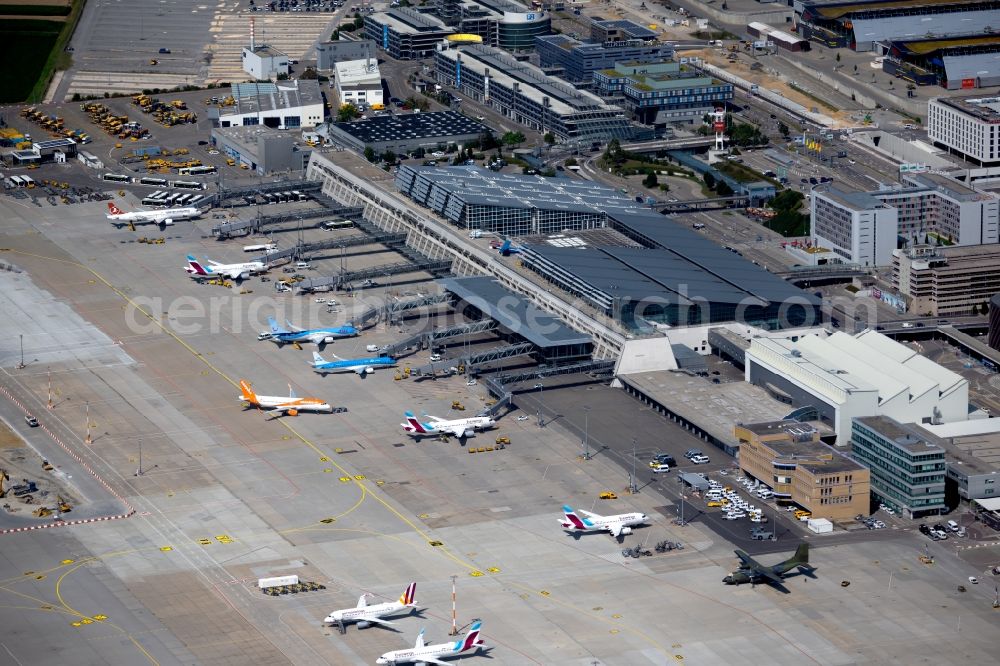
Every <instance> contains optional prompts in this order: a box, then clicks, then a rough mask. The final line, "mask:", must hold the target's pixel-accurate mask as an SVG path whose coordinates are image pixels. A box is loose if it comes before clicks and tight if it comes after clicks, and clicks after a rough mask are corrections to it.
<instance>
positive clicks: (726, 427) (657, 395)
mask: <svg viewBox="0 0 1000 666" xmlns="http://www.w3.org/2000/svg"><path fill="white" fill-rule="evenodd" d="M619 379H620V380H621V381H622V382H625V383H627V384H631V385H632V386H634V387H635V388H636V389H638V390H640V391H642V392H643V393H645V394H646V395H648V396H650V397H651V398H653V399H654V400H656V401H657V402H659V403H661V404H663V405H664V406H666V407H668V408H669V409H670V410H671V411H672V412H674V413H675V414H677V415H679V416H681V417H683V418H684V419H686V420H688V421H690V422H691V423H695V424H697V425H698V426H699V427H700V428H702V429H703V430H704V431H705V432H708V433H709V434H711V435H712V436H713V437H715V438H716V439H718V440H719V441H721V442H726V443H727V444H729V445H731V446H733V447H738V446H739V440H737V439H736V437H735V436H734V434H733V426H735V425H736V424H737V423H755V422H760V421H782V420H784V419H785V416H787V415H788V414H789V413H790V412H792V411H793V409H792V407H791V406H790V405H786V404H784V403H782V402H779V401H777V400H775V399H774V398H772V397H771V396H770V395H769V394H768V393H767V391H765V390H764V389H763V388H761V387H759V386H754V385H753V384H748V383H746V382H742V381H736V382H723V383H721V384H713V383H712V382H711V380H709V379H708V378H706V377H692V376H691V375H688V374H686V373H682V372H671V371H656V372H639V373H635V374H629V375H621V376H620V377H619ZM810 424H811V425H812V426H813V427H815V428H817V429H819V430H820V433H821V434H823V433H824V432H832V431H830V428H829V427H827V426H825V425H824V424H820V423H814V422H810Z"/></svg>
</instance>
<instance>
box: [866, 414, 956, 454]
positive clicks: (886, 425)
mask: <svg viewBox="0 0 1000 666" xmlns="http://www.w3.org/2000/svg"><path fill="white" fill-rule="evenodd" d="M854 420H855V421H857V422H858V423H862V424H864V425H865V426H867V427H868V428H870V429H872V430H874V431H875V432H877V433H879V434H880V435H883V436H885V437H887V438H888V439H891V440H892V441H893V443H895V444H896V445H897V446H899V447H900V448H902V449H905V450H907V451H909V452H910V453H913V454H917V455H919V454H922V453H944V448H943V447H941V446H938V445H937V444H933V443H931V441H929V440H932V439H933V440H936V439H937V438H936V437H934V436H933V435H928V434H927V433H926V432H924V431H923V430H921V428H920V426H918V425H916V424H904V423H899V422H897V421H895V420H894V419H891V418H889V417H888V416H861V417H857V418H855V419H854Z"/></svg>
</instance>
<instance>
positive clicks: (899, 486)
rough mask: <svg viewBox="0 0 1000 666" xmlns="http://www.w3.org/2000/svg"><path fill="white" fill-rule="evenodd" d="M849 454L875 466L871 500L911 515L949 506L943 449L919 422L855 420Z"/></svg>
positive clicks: (873, 418)
mask: <svg viewBox="0 0 1000 666" xmlns="http://www.w3.org/2000/svg"><path fill="white" fill-rule="evenodd" d="M851 457H852V458H854V459H855V460H856V461H857V462H859V463H861V464H862V465H864V466H865V467H867V468H868V469H869V470H871V489H872V495H873V498H874V499H875V500H876V501H878V502H879V503H881V504H885V505H886V506H889V507H891V508H892V509H893V510H894V511H896V512H898V513H901V514H903V515H904V516H906V517H907V518H921V517H923V516H934V515H938V514H940V513H941V512H942V511H943V510H945V508H946V506H945V471H946V469H947V463H946V461H945V450H944V449H943V448H942V447H940V446H938V445H936V444H934V443H932V442H929V441H928V436H927V434H926V433H924V432H923V431H922V430H921V429H920V427H919V426H916V425H912V424H911V425H904V424H901V423H899V422H898V421H896V420H894V419H892V418H890V417H887V416H866V417H859V418H855V419H854V422H853V426H852V429H851Z"/></svg>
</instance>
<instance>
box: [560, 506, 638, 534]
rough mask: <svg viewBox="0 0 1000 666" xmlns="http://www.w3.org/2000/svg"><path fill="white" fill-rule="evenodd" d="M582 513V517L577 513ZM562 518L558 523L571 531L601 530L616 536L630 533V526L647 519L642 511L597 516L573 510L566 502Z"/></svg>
mask: <svg viewBox="0 0 1000 666" xmlns="http://www.w3.org/2000/svg"><path fill="white" fill-rule="evenodd" d="M577 513H582V514H583V517H580V516H578V515H577ZM563 514H564V518H560V519H559V524H560V525H562V526H563V527H564V528H565V529H567V530H570V531H571V532H603V531H607V532H610V533H611V536H613V537H614V538H616V539H617V538H618V537H619V536H621V535H623V534H631V533H632V527H633V526H635V525H642V524H644V523H646V522H648V521H649V518H648V517H647V516H646V514H644V513H619V514H618V515H615V516H599V515H597V514H596V513H590V512H589V511H583V510H581V511H579V512H577V511H574V510H573V507H571V506H569V505H568V504H564V505H563Z"/></svg>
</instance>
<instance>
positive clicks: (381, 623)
mask: <svg viewBox="0 0 1000 666" xmlns="http://www.w3.org/2000/svg"><path fill="white" fill-rule="evenodd" d="M364 621H365V622H371V623H373V624H377V625H379V626H382V627H395V626H396V623H395V622H389V620H383V619H382V618H380V617H368V618H365V620H364Z"/></svg>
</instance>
